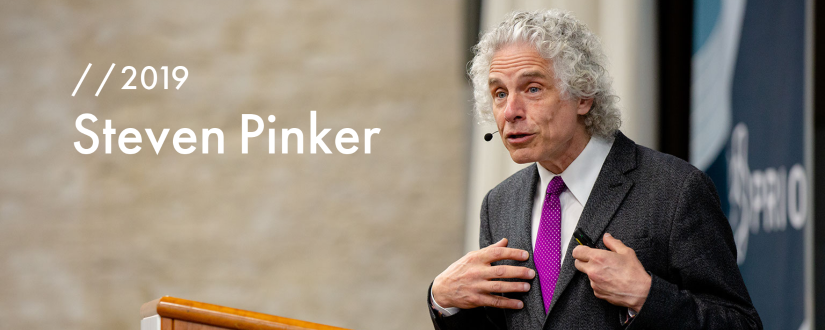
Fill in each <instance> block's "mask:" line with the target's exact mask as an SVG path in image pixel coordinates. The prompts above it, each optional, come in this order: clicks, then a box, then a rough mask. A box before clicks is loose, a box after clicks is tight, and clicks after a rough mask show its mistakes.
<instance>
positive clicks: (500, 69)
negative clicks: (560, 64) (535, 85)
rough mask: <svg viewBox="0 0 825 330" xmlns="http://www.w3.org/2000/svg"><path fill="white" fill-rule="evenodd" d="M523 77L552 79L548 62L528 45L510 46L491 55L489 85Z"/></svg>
mask: <svg viewBox="0 0 825 330" xmlns="http://www.w3.org/2000/svg"><path fill="white" fill-rule="evenodd" d="M523 75H530V76H537V75H546V77H545V78H548V79H549V78H550V77H552V71H551V67H550V61H548V60H546V59H545V58H544V57H542V56H541V54H539V52H538V51H536V49H535V48H533V47H532V46H530V45H528V44H523V43H520V44H511V45H507V46H504V47H502V48H501V49H499V50H498V51H496V52H495V53H494V54H493V58H492V60H491V61H490V76H489V78H490V83H493V82H498V81H499V80H501V79H506V78H511V79H512V78H519V77H520V76H523Z"/></svg>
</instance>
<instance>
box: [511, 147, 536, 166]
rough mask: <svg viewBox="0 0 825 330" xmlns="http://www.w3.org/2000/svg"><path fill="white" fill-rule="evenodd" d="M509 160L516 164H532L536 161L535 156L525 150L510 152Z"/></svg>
mask: <svg viewBox="0 0 825 330" xmlns="http://www.w3.org/2000/svg"><path fill="white" fill-rule="evenodd" d="M510 158H512V159H513V161H514V162H516V163H517V164H527V163H534V162H536V161H537V160H536V157H535V155H532V154H531V153H530V152H527V150H515V151H510Z"/></svg>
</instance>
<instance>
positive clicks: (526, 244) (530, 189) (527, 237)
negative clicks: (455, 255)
mask: <svg viewBox="0 0 825 330" xmlns="http://www.w3.org/2000/svg"><path fill="white" fill-rule="evenodd" d="M536 166H538V165H536V164H533V171H532V175H529V176H524V179H523V181H522V183H521V185H520V187H525V188H526V189H521V190H519V191H516V192H515V212H514V213H513V214H515V215H516V216H517V219H515V220H516V221H515V223H514V224H513V226H512V227H510V235H509V239H510V240H511V242H510V243H509V244H508V247H511V248H514V249H521V250H525V251H527V252H528V253H529V255H530V258H529V259H528V260H527V261H515V263H514V265H515V266H520V267H527V268H530V269H532V270H534V271H535V270H536V264H535V263H534V262H533V239H532V222H531V218H532V216H533V200H534V197H535V195H536V187H537V186H538V183H539V180H540V178H539V172H538V169H537V168H536ZM530 285H531V287H532V288H536V290H530V291H528V292H527V294H526V295H525V296H524V306H525V309H526V310H527V313H528V314H529V315H530V317H531V318H532V321H533V323H535V324H541V323H542V322H543V321H544V318H545V314H544V305H543V301H542V298H541V288H540V286H539V283H538V276H536V278H534V279H533V281H532V282H531V283H530Z"/></svg>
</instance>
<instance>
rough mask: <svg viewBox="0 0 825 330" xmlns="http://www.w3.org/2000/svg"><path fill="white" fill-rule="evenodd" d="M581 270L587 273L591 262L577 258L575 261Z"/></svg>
mask: <svg viewBox="0 0 825 330" xmlns="http://www.w3.org/2000/svg"><path fill="white" fill-rule="evenodd" d="M573 265H575V266H576V269H578V270H579V271H580V272H582V273H585V274H587V272H588V271H589V270H590V267H589V266H590V264H589V263H587V262H584V261H581V260H578V259H576V260H575V261H574V263H573Z"/></svg>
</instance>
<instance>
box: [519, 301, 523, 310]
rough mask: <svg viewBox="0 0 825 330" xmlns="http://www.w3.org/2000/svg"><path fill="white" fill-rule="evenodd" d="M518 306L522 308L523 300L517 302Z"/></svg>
mask: <svg viewBox="0 0 825 330" xmlns="http://www.w3.org/2000/svg"><path fill="white" fill-rule="evenodd" d="M518 308H519V309H521V308H524V303H523V302H521V301H519V302H518Z"/></svg>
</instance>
